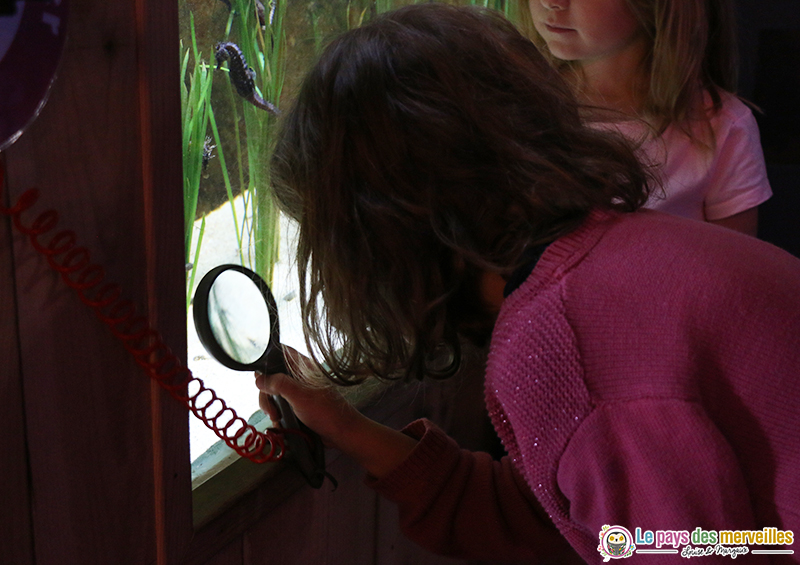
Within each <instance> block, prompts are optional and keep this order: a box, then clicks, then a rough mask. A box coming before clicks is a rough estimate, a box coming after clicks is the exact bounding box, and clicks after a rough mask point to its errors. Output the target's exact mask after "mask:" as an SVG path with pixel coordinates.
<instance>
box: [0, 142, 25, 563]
mask: <svg viewBox="0 0 800 565" xmlns="http://www.w3.org/2000/svg"><path fill="white" fill-rule="evenodd" d="M0 160H2V157H0ZM0 189H2V187H0ZM0 204H3V205H6V206H7V205H8V202H7V201H6V202H2V201H0ZM11 237H12V236H11V222H10V221H9V220H8V219H7V218H6V217H5V216H0V407H2V409H1V410H0V453H2V454H3V473H2V481H0V499H2V500H3V511H2V512H0V539H2V540H3V550H2V552H3V559H4V560H5V559H7V560H8V562H9V563H14V564H15V565H30V564H32V563H33V531H32V525H31V511H30V504H31V501H30V485H29V484H28V469H29V468H28V453H27V448H26V446H25V439H26V431H25V412H24V410H23V404H22V375H21V373H20V368H19V336H18V335H17V321H18V320H17V307H16V296H15V295H14V287H15V285H14V273H13V271H12V265H13V256H12V252H11Z"/></svg>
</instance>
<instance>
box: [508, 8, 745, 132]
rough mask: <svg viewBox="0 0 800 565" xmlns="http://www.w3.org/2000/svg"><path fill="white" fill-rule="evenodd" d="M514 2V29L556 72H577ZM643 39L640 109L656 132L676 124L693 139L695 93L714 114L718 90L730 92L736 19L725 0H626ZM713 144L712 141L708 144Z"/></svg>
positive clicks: (734, 76)
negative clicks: (556, 53) (708, 99)
mask: <svg viewBox="0 0 800 565" xmlns="http://www.w3.org/2000/svg"><path fill="white" fill-rule="evenodd" d="M529 1H531V2H538V1H540V0H518V2H519V14H520V27H521V28H522V30H523V32H524V33H525V34H526V35H527V36H528V37H529V38H530V39H531V40H532V41H533V42H534V43H535V44H536V46H537V47H538V48H539V49H540V51H541V52H542V53H543V54H544V55H545V57H546V58H547V59H548V60H549V61H550V62H551V64H553V65H554V66H555V67H556V68H557V69H559V70H560V71H561V72H562V73H564V72H579V67H578V66H577V65H576V64H575V63H571V62H568V61H562V60H559V59H557V58H555V57H554V56H553V55H552V54H551V53H550V51H549V50H548V49H547V44H546V43H545V41H544V39H543V38H542V37H541V35H539V33H538V32H537V31H536V28H535V27H534V25H533V21H532V19H531V15H530V9H529V7H528V4H529ZM626 1H627V4H628V7H629V8H630V9H631V11H632V12H633V14H634V16H635V17H636V19H637V20H638V21H639V22H640V24H641V26H642V29H643V30H644V31H645V33H646V35H647V37H648V39H649V47H650V48H649V51H648V54H647V56H646V58H645V60H644V61H643V66H644V69H643V70H644V72H645V73H646V75H647V76H649V81H646V83H645V84H646V90H645V93H644V100H643V102H644V104H643V110H644V114H645V116H647V117H648V118H650V119H651V120H652V121H653V122H654V126H655V128H656V130H657V131H659V132H661V131H663V130H664V129H665V128H666V127H667V126H669V125H671V124H677V125H679V127H681V129H683V130H684V131H686V133H687V134H688V135H689V136H690V137H692V138H695V139H696V137H697V134H696V132H695V131H693V130H692V127H691V123H690V122H694V121H698V120H700V121H704V122H705V123H707V114H706V112H705V111H700V112H698V111H697V110H698V109H701V110H702V98H700V104H701V106H700V107H699V108H698V95H699V94H700V92H701V89H705V90H706V91H708V93H709V95H710V96H711V100H712V102H713V108H714V111H715V112H716V111H718V110H719V109H720V108H721V106H722V98H721V91H728V92H734V91H735V90H736V81H737V78H738V77H737V68H738V53H737V48H736V25H735V24H736V19H735V14H734V8H733V4H732V1H731V0H626ZM712 144H713V140H712Z"/></svg>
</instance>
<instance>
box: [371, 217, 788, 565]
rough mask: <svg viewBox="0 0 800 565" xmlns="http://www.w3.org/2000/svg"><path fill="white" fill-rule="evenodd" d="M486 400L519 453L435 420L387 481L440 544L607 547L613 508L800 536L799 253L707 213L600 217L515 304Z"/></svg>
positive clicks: (546, 549) (421, 427)
mask: <svg viewBox="0 0 800 565" xmlns="http://www.w3.org/2000/svg"><path fill="white" fill-rule="evenodd" d="M486 402H487V406H488V409H489V413H490V415H491V417H492V421H493V423H494V425H495V428H496V429H497V431H498V434H499V435H500V437H501V439H502V440H503V443H504V445H505V446H506V449H507V450H508V453H509V456H508V457H506V458H504V459H503V460H502V461H500V462H493V461H491V459H490V458H489V457H488V456H486V455H484V454H476V453H470V452H467V451H464V450H459V448H458V447H457V446H456V445H455V444H454V443H453V442H452V441H451V440H450V439H449V438H447V437H446V436H445V435H444V434H443V433H442V432H441V431H440V430H438V429H437V428H435V426H433V425H432V424H430V423H429V422H426V421H419V422H415V423H414V424H412V425H411V426H409V427H408V428H407V429H406V430H405V431H406V433H408V434H409V435H411V436H413V437H416V438H418V439H420V443H419V444H418V446H417V448H416V449H415V451H414V452H413V453H412V455H411V456H410V457H409V458H408V459H407V460H406V461H405V462H404V463H403V464H401V465H400V466H399V467H398V468H397V469H395V470H394V471H393V472H392V473H391V474H389V475H388V476H386V477H384V478H383V479H382V480H380V481H371V483H370V484H372V486H373V487H374V488H376V489H377V490H378V491H379V492H381V493H382V494H384V495H385V496H386V497H388V498H389V499H392V500H394V501H396V502H398V504H399V508H400V516H401V524H402V526H403V528H404V531H405V532H406V533H407V535H409V537H411V538H412V539H414V540H415V541H417V542H418V543H420V544H421V545H423V546H425V547H428V548H429V549H431V550H433V551H436V552H439V553H445V554H450V555H455V556H462V557H471V558H478V559H486V560H492V561H501V562H506V561H508V562H525V563H528V562H535V561H539V560H540V559H547V558H549V557H552V556H553V555H562V556H564V559H565V560H569V552H568V548H567V546H566V545H565V543H564V540H566V541H568V542H569V544H570V545H571V546H572V548H574V549H575V550H576V551H577V553H578V554H579V555H580V556H581V558H582V559H583V560H585V561H587V562H589V563H599V562H601V560H602V556H601V555H600V553H599V552H598V551H597V547H598V542H599V533H600V530H601V528H602V527H603V525H605V524H608V525H612V526H614V525H619V526H624V527H626V528H627V529H628V530H630V531H631V532H632V533H633V532H635V528H637V527H638V528H641V531H642V532H646V531H648V530H649V531H652V532H657V531H659V530H660V531H666V530H671V531H688V532H690V533H691V532H693V531H694V530H695V529H696V528H698V527H700V528H702V529H703V530H706V531H708V530H715V531H718V530H755V529H762V528H764V527H774V528H778V529H779V530H784V531H785V530H792V531H793V532H795V533H796V534H798V535H800V260H797V259H795V258H794V257H791V256H790V255H788V254H786V253H784V252H783V251H781V250H779V249H777V248H775V247H773V246H771V245H769V244H766V243H763V242H761V241H758V240H756V239H754V238H750V237H747V236H744V235H740V234H738V233H736V232H733V231H730V230H726V229H724V228H719V227H716V226H713V225H710V224H706V223H701V222H693V221H689V220H683V219H680V218H675V217H672V216H667V215H664V214H661V213H658V212H650V211H643V212H638V213H635V214H627V215H613V214H601V213H595V214H593V215H592V216H591V217H590V218H589V219H588V220H587V221H586V222H585V223H584V225H583V226H582V227H581V228H579V229H578V230H576V231H575V232H573V233H571V234H569V235H568V236H565V237H563V238H561V239H559V240H558V241H556V242H555V243H553V244H552V245H550V246H549V247H548V249H547V250H546V251H545V253H544V255H543V256H542V258H541V259H540V261H539V263H538V264H537V266H536V268H535V269H534V271H533V273H532V274H531V276H530V277H529V278H528V279H527V281H525V282H524V283H523V284H522V286H520V287H519V288H518V289H517V290H516V291H514V292H513V293H512V294H511V295H510V296H509V297H508V298H507V299H506V300H505V302H504V304H503V307H502V310H501V313H500V315H499V317H498V320H497V323H496V325H495V330H494V334H493V336H492V345H491V351H490V355H489V361H488V366H487V374H486ZM531 491H532V492H533V495H531ZM542 509H543V510H544V512H542ZM548 516H549V518H548ZM553 525H555V528H557V530H556V529H555V528H554V527H553ZM558 532H560V535H559V534H558ZM685 545H694V544H691V543H690V544H680V545H679V546H678V549H679V550H682V548H683V546H685ZM665 547H672V546H671V545H666V546H662V547H661V549H664V548H665ZM703 547H705V546H703ZM565 548H566V549H567V552H566V553H565ZM655 548H656V546H655V544H652V545H647V544H638V545H637V549H655ZM749 549H751V550H752V549H763V548H759V547H758V546H755V545H751V546H749ZM779 549H784V550H786V549H793V550H795V551H796V552H797V553H798V554H800V543H798V542H795V543H794V545H793V546H788V547H787V546H780V547H779ZM798 558H800V555H790V556H777V557H776V556H772V557H763V556H756V555H753V554H748V555H745V556H742V557H739V560H740V561H741V560H742V559H744V560H745V562H746V563H766V562H774V563H783V562H787V563H796V562H798ZM642 559H646V560H647V562H648V563H650V562H654V561H655V562H671V563H674V562H676V561H681V558H680V556H678V555H660V556H656V555H647V556H639V557H638V558H636V559H635V560H636V561H641V560H642ZM728 560H730V557H729V556H709V557H702V558H701V561H702V562H703V563H709V562H721V563H729V561H728Z"/></svg>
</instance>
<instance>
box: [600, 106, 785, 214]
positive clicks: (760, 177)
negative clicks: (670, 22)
mask: <svg viewBox="0 0 800 565" xmlns="http://www.w3.org/2000/svg"><path fill="white" fill-rule="evenodd" d="M721 96H722V107H721V108H720V110H719V111H718V112H716V113H712V112H713V110H711V111H710V112H709V113H710V115H711V118H710V123H711V127H712V129H713V131H714V136H715V139H716V148H715V150H714V151H713V152H712V151H710V150H709V149H707V148H704V147H702V146H700V145H698V144H697V143H696V142H693V141H692V140H691V139H690V138H689V136H687V135H686V134H685V133H684V132H683V131H681V130H680V129H679V128H678V127H675V126H674V125H671V126H669V127H668V128H667V129H666V130H665V131H664V133H663V134H662V135H661V136H658V137H651V138H650V139H647V140H646V141H645V142H644V143H643V144H642V146H641V148H640V152H643V155H641V160H642V162H644V163H649V164H652V165H654V166H655V167H656V171H657V172H658V175H659V178H660V179H661V183H662V186H663V191H662V190H660V189H658V188H656V189H655V190H654V191H653V193H652V194H651V196H650V200H649V201H648V202H647V204H646V205H645V207H646V208H651V209H654V210H661V211H663V212H668V213H670V214H674V215H676V216H683V217H684V218H691V219H695V220H719V219H722V218H727V217H729V216H733V215H734V214H738V213H739V212H744V211H745V210H749V209H750V208H753V207H754V206H758V205H759V204H761V203H763V202H764V201H766V200H767V199H769V197H770V196H772V189H771V188H770V186H769V181H768V180H767V169H766V165H765V163H764V152H763V150H762V149H761V139H760V136H759V132H758V124H757V123H756V120H755V117H754V116H753V113H752V112H751V111H750V108H748V107H747V106H746V105H745V104H744V103H743V102H742V101H741V100H739V99H738V98H737V97H736V96H734V95H733V94H730V93H727V92H721ZM705 101H706V104H707V106H708V107H711V97H710V96H709V95H708V94H706V97H705ZM596 127H599V128H602V129H605V128H609V127H613V128H616V129H617V130H618V131H620V132H621V133H622V134H624V135H626V136H627V137H630V138H632V139H634V140H637V141H639V140H641V139H643V138H644V137H645V135H646V127H645V126H644V125H643V124H641V123H639V122H635V121H626V122H618V123H614V124H597V125H596Z"/></svg>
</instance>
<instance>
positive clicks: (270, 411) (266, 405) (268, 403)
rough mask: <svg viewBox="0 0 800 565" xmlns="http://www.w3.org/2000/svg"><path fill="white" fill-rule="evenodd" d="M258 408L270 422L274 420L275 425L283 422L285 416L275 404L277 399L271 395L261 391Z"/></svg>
mask: <svg viewBox="0 0 800 565" xmlns="http://www.w3.org/2000/svg"><path fill="white" fill-rule="evenodd" d="M258 407H259V408H260V409H261V411H262V412H263V413H264V414H266V415H267V416H268V417H269V419H270V420H272V423H273V424H278V422H280V421H281V418H282V417H283V414H281V411H280V409H279V408H278V405H277V404H275V399H274V398H273V396H272V395H271V394H267V393H265V392H260V391H259V393H258Z"/></svg>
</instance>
